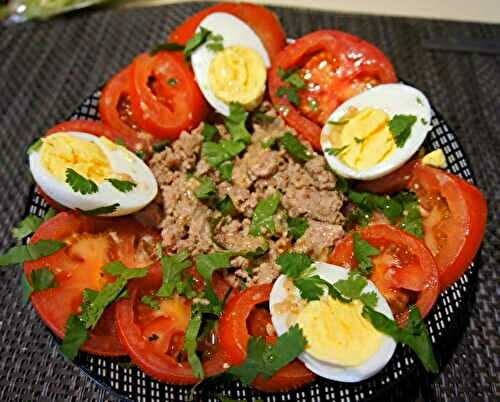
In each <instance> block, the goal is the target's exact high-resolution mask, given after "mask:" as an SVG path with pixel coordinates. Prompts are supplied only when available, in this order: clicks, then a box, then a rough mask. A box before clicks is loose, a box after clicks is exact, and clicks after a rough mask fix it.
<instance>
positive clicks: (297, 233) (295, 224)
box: [286, 217, 309, 240]
mask: <svg viewBox="0 0 500 402" xmlns="http://www.w3.org/2000/svg"><path fill="white" fill-rule="evenodd" d="M286 223H287V224H288V233H290V234H291V236H292V237H293V238H294V239H295V240H297V239H300V238H301V237H302V236H303V235H304V233H305V232H306V230H307V228H308V227H309V222H308V220H307V219H305V218H291V217H288V219H287V220H286Z"/></svg>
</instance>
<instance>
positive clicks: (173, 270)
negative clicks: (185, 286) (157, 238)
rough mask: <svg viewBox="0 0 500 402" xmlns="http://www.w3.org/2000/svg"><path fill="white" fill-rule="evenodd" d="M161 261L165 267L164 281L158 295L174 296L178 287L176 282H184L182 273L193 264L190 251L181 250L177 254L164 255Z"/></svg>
mask: <svg viewBox="0 0 500 402" xmlns="http://www.w3.org/2000/svg"><path fill="white" fill-rule="evenodd" d="M160 262H161V266H162V269H163V283H162V285H161V287H160V289H158V291H157V292H156V295H157V296H162V297H172V295H173V294H174V290H175V289H176V283H178V282H182V280H181V274H182V273H183V272H184V270H185V269H187V268H189V267H190V266H191V265H192V263H191V260H189V253H188V252H187V251H181V252H180V253H178V254H175V255H170V256H169V255H164V256H163V257H162V258H161V260H160Z"/></svg>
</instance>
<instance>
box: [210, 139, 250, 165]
mask: <svg viewBox="0 0 500 402" xmlns="http://www.w3.org/2000/svg"><path fill="white" fill-rule="evenodd" d="M245 148H246V146H245V144H244V143H243V142H241V141H232V140H221V141H220V142H219V143H215V142H212V141H207V142H204V143H203V146H202V148H201V155H202V156H203V157H204V158H205V159H206V161H207V162H208V164H209V165H211V166H213V167H217V166H219V165H220V164H221V163H223V162H225V161H228V160H231V159H233V158H234V157H235V156H237V155H239V154H240V153H241V152H242V151H243V150H244V149H245Z"/></svg>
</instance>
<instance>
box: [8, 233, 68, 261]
mask: <svg viewBox="0 0 500 402" xmlns="http://www.w3.org/2000/svg"><path fill="white" fill-rule="evenodd" d="M64 247H66V243H64V242H61V241H58V240H39V241H37V242H36V243H35V244H26V245H22V246H14V247H11V248H10V249H9V250H7V252H6V253H5V254H3V255H0V267H6V266H9V265H14V264H21V263H24V262H27V261H36V260H38V259H40V258H42V257H47V256H49V255H52V254H54V253H56V252H57V251H59V250H61V249H62V248H64Z"/></svg>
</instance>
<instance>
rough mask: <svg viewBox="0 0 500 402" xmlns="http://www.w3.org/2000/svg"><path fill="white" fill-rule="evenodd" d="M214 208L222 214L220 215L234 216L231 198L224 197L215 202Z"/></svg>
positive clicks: (234, 210)
mask: <svg viewBox="0 0 500 402" xmlns="http://www.w3.org/2000/svg"><path fill="white" fill-rule="evenodd" d="M216 208H217V209H218V210H219V211H220V212H221V213H222V215H230V216H232V215H235V214H236V212H237V210H236V208H235V207H234V204H233V201H232V200H231V197H229V196H228V195H226V196H225V197H224V198H223V199H222V200H220V201H219V202H217V205H216Z"/></svg>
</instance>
